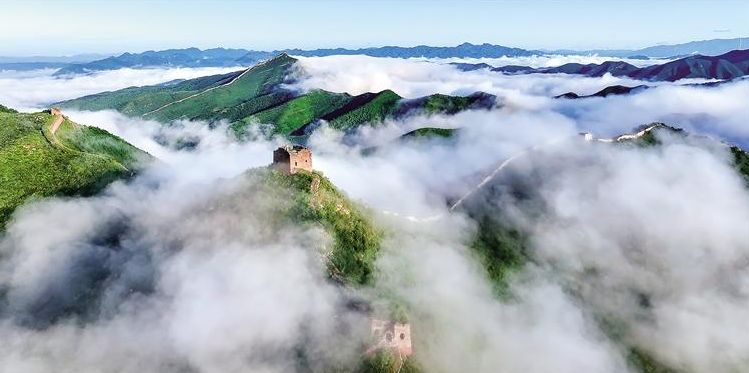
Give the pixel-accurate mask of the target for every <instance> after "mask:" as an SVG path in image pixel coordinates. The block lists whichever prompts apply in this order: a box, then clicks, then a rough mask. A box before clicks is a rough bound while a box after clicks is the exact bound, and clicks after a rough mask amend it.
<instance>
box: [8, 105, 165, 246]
mask: <svg viewBox="0 0 749 373" xmlns="http://www.w3.org/2000/svg"><path fill="white" fill-rule="evenodd" d="M55 125H56V127H57V128H56V130H55V131H52V128H53V126H55ZM150 159H151V157H150V156H149V155H148V154H146V153H145V152H143V151H141V150H139V149H137V148H136V147H134V146H132V145H130V144H128V143H127V142H125V141H124V140H122V139H120V138H119V137H116V136H114V135H112V134H110V133H109V132H107V131H104V130H102V129H99V128H95V127H87V126H82V125H79V124H76V123H73V122H71V121H69V120H68V119H67V118H64V117H62V116H54V115H51V114H49V113H47V112H40V113H33V114H24V113H18V112H16V111H15V110H12V109H8V108H5V107H3V106H0V175H2V176H1V177H0V180H1V181H2V183H0V231H1V230H2V228H3V227H4V226H5V224H6V223H7V221H8V219H9V218H10V216H11V214H12V213H13V211H14V210H15V209H16V208H17V207H18V206H20V205H22V204H24V203H26V202H28V201H29V200H33V199H36V198H42V197H48V196H70V195H91V194H94V193H96V192H98V191H99V190H101V189H102V188H104V187H105V186H106V185H107V184H109V183H110V182H112V181H114V180H117V179H122V178H128V177H131V176H133V175H134V174H135V173H136V172H137V171H138V170H139V169H140V168H141V167H142V166H143V165H145V163H146V162H148V161H149V160H150Z"/></svg>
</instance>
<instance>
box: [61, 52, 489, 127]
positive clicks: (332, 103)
mask: <svg viewBox="0 0 749 373" xmlns="http://www.w3.org/2000/svg"><path fill="white" fill-rule="evenodd" d="M296 61H297V60H296V59H294V58H292V57H290V56H288V55H286V54H281V55H279V56H277V57H275V58H273V59H270V60H267V61H265V62H261V63H259V64H257V65H255V66H254V67H252V68H249V69H246V70H243V71H237V72H234V73H230V74H223V75H215V76H208V77H202V78H197V79H191V80H186V81H182V82H179V83H175V84H161V85H155V86H147V87H130V88H126V89H122V90H119V91H114V92H103V93H99V94H95V95H90V96H85V97H81V98H78V99H74V100H69V101H65V102H61V103H58V105H59V106H62V107H66V108H72V109H78V110H92V111H93V110H104V109H114V110H117V111H119V112H121V113H123V114H125V115H128V116H133V117H142V118H146V119H154V120H157V121H160V122H164V123H168V122H171V121H174V120H179V119H188V120H205V121H209V122H217V121H220V120H226V121H229V122H230V123H231V128H232V130H233V131H234V132H235V133H236V134H237V135H238V136H240V137H241V136H243V135H244V134H246V133H247V132H248V130H249V129H252V128H260V127H259V126H258V125H259V124H260V123H270V124H271V125H272V126H271V128H270V129H268V130H267V131H266V132H267V133H268V134H272V135H286V136H305V135H308V134H310V133H311V132H312V131H314V129H315V128H316V126H315V123H318V122H319V121H320V120H325V121H327V122H328V123H329V125H330V126H331V127H333V128H336V129H340V130H343V131H349V130H353V129H355V128H356V127H357V126H359V125H362V124H364V123H379V122H382V121H384V120H386V119H389V118H400V117H404V116H407V115H412V114H414V113H424V114H454V113H457V112H459V111H462V110H467V109H481V108H490V107H492V106H494V105H495V97H494V96H492V95H489V94H486V93H476V94H473V95H470V96H466V97H457V96H447V95H431V96H427V97H422V98H418V99H412V100H406V99H403V98H402V97H401V96H399V95H398V94H396V93H395V92H393V91H390V90H385V91H382V92H377V93H364V94H361V95H357V96H352V95H349V94H347V93H333V92H328V91H324V90H315V91H311V92H308V93H305V94H299V93H298V92H295V91H291V90H289V89H287V88H285V86H284V83H289V82H290V80H289V73H290V72H291V69H292V67H293V66H294V63H296Z"/></svg>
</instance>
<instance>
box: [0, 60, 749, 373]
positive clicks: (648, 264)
mask: <svg viewBox="0 0 749 373" xmlns="http://www.w3.org/2000/svg"><path fill="white" fill-rule="evenodd" d="M539 63H549V62H548V61H547V62H539ZM301 68H302V69H303V71H302V70H300V71H298V72H297V73H298V82H297V83H296V86H295V88H297V89H300V90H307V89H314V88H322V89H328V90H331V91H336V92H349V93H351V94H357V93H362V92H365V91H379V90H382V89H392V90H394V91H395V92H397V93H399V94H401V95H402V96H405V97H416V96H421V95H426V94H432V93H437V92H439V93H448V94H468V93H472V92H474V91H478V90H481V91H485V92H489V93H492V94H495V95H497V96H498V106H497V108H495V109H493V110H482V111H469V112H464V113H460V114H458V115H455V116H452V117H446V116H434V117H410V118H406V119H404V120H401V121H390V122H387V123H386V124H385V125H383V126H380V127H378V128H375V129H364V130H361V131H360V132H359V133H357V134H356V135H355V136H353V137H352V138H353V139H354V140H353V143H351V142H347V143H346V144H343V143H342V142H341V141H340V139H341V136H342V134H340V133H337V132H336V131H334V130H331V129H330V128H327V127H325V126H323V127H322V128H321V129H320V130H319V131H317V132H316V133H315V134H314V135H313V136H312V138H311V139H310V141H309V146H310V148H311V149H312V151H313V153H314V158H313V162H314V166H315V168H316V169H318V170H320V171H322V172H323V173H324V174H325V175H326V176H327V177H328V178H330V179H331V181H332V182H333V183H334V184H335V185H336V186H337V187H339V188H340V189H342V190H343V191H345V192H346V193H347V194H348V195H349V196H350V197H351V198H353V199H355V200H357V201H360V202H361V203H363V204H366V205H368V206H370V207H371V208H372V210H373V213H374V215H375V217H374V220H375V221H376V222H377V223H378V224H380V225H381V226H383V227H384V228H385V229H386V231H387V232H388V235H387V237H386V238H385V240H384V247H383V251H382V253H381V254H380V257H379V259H378V262H377V268H378V271H379V273H380V276H379V277H378V280H377V281H376V283H375V284H374V285H373V288H372V289H366V290H362V291H363V292H364V293H367V294H369V295H371V294H388V295H389V296H391V297H393V298H396V299H399V300H401V301H403V302H404V303H405V304H406V305H407V307H408V309H409V311H410V315H409V316H410V319H411V323H412V327H413V338H414V341H415V342H414V343H415V351H416V355H415V358H416V359H417V361H418V362H419V363H420V364H421V365H422V366H423V367H424V368H425V370H426V371H428V372H532V373H548V372H550V371H554V372H560V373H564V372H570V373H572V372H581V371H592V372H630V371H632V368H631V366H629V365H628V363H627V361H628V354H629V350H627V349H626V348H625V347H623V346H624V344H626V345H628V346H635V347H637V348H638V349H640V350H642V351H645V352H646V353H648V354H650V355H652V356H653V357H655V358H656V359H658V360H659V361H662V362H664V363H666V364H667V365H669V366H671V367H673V368H675V369H679V370H683V371H684V372H716V373H733V372H742V369H744V367H746V366H747V364H749V338H747V337H746V336H747V335H749V322H747V320H749V191H748V190H747V186H746V185H745V184H744V181H743V180H742V179H741V178H740V177H739V176H738V175H737V174H736V172H735V171H734V170H733V168H732V165H731V161H732V160H731V157H730V154H729V153H728V151H727V149H726V148H725V147H722V146H719V145H717V144H716V145H712V146H703V145H702V144H703V143H702V142H701V141H685V140H683V139H680V138H677V137H670V136H662V138H661V140H662V141H663V145H662V146H661V147H659V148H630V147H622V148H618V147H615V146H612V145H599V146H596V145H595V144H593V143H586V142H583V141H581V140H579V139H578V138H577V134H578V132H580V131H591V132H594V133H595V134H596V135H598V136H606V137H607V136H611V135H614V134H619V133H624V132H629V131H630V130H631V129H632V128H633V127H635V126H638V125H642V124H647V123H650V122H653V121H664V122H667V123H669V124H672V125H674V126H677V127H683V128H685V129H687V130H689V131H694V132H695V133H699V134H705V135H709V136H712V137H714V138H717V139H722V140H736V141H737V142H739V143H741V142H743V143H745V144H746V143H749V141H747V139H749V125H748V124H749V123H747V118H748V116H747V115H746V114H749V102H748V101H747V100H745V98H746V97H749V81H741V82H734V83H728V84H723V85H720V86H718V87H702V86H699V87H693V86H682V85H675V84H660V85H659V87H658V88H656V89H650V90H646V91H644V92H641V93H638V94H635V95H630V96H619V97H607V98H594V99H586V100H557V99H552V98H550V97H551V96H553V95H556V94H560V93H564V92H567V91H574V92H578V93H580V94H586V93H592V92H595V91H597V90H600V89H602V88H604V87H605V86H608V85H612V84H625V85H635V84H640V82H636V81H630V80H627V79H619V78H614V77H611V76H604V77H601V78H582V77H576V76H572V75H544V76H535V75H532V76H531V75H528V76H505V75H502V74H498V73H491V72H486V71H476V72H460V71H458V70H457V69H455V68H453V67H450V66H448V65H444V64H442V63H433V62H427V61H418V60H394V59H377V58H370V57H358V56H354V57H349V56H346V57H325V58H303V59H301ZM220 71H228V70H220ZM200 72H203V73H204V72H205V70H200V69H177V70H158V71H152V70H147V71H143V70H126V71H120V70H118V71H114V72H108V73H103V74H94V75H91V76H86V77H80V78H74V79H72V80H59V81H58V80H56V79H51V78H50V77H49V74H47V75H44V76H42V75H39V76H37V75H33V74H32V75H31V76H30V77H18V76H13V77H11V75H7V74H6V75H0V103H3V104H6V105H7V106H11V107H13V106H14V105H15V106H17V107H18V108H21V109H31V108H41V107H44V105H46V103H47V102H50V101H55V100H60V99H67V98H73V97H76V96H78V95H80V92H84V93H93V92H97V91H101V90H108V89H116V88H118V87H122V86H126V85H136V84H153V83H158V82H160V81H166V80H171V79H177V78H189V77H193V76H197V75H201V74H200ZM215 72H219V70H216V71H215ZM159 79H161V80H159ZM48 84H49V85H50V86H53V87H57V88H55V89H53V90H51V91H47V90H45V88H44V87H46V86H47V85H48ZM26 85H28V87H30V88H28V89H26V88H24V87H25V86H26ZM66 115H69V116H70V117H71V118H72V119H73V120H75V121H77V122H79V123H84V124H87V125H94V126H98V127H101V128H104V129H106V130H108V131H110V132H112V133H114V134H117V135H119V136H121V137H123V138H124V139H126V140H128V141H130V142H131V143H133V144H134V145H136V146H138V147H141V148H142V149H144V150H146V151H148V152H150V153H151V154H152V155H154V156H156V157H158V158H159V159H161V160H162V161H163V163H159V164H157V165H155V166H154V167H153V168H152V169H150V170H148V171H147V172H145V173H144V174H143V175H141V176H139V177H138V178H137V179H136V180H134V181H131V182H129V183H121V182H118V183H115V184H113V185H112V186H111V187H110V188H108V190H107V191H106V192H105V193H104V194H103V195H102V196H99V197H95V198H85V199H84V198H66V199H60V198H51V199H47V200H44V201H40V202H37V203H34V204H31V205H29V206H27V207H24V208H23V209H22V210H21V211H20V212H19V214H18V215H17V217H16V219H15V221H14V222H13V223H11V224H9V226H8V233H7V235H6V237H4V238H3V239H2V241H0V257H1V258H3V259H2V261H1V262H0V291H2V292H5V294H7V304H4V305H3V306H2V308H0V335H1V336H3V337H1V338H2V339H3V340H4V342H7V343H4V344H3V347H2V348H0V371H2V372H6V371H7V372H47V371H51V370H56V371H76V372H138V373H143V372H165V371H167V372H171V371H174V372H183V371H196V372H225V371H247V372H297V371H300V366H299V364H298V361H297V360H296V359H297V358H298V357H299V355H300V354H303V355H304V356H305V357H306V359H307V363H308V365H309V366H311V367H312V368H313V369H323V368H327V367H330V366H333V365H337V366H347V365H350V364H352V362H353V361H355V360H356V359H357V357H358V356H359V354H360V351H358V350H356V348H355V346H356V343H355V342H357V341H361V340H362V338H364V336H362V335H359V334H357V333H345V332H341V331H340V325H341V324H348V325H355V324H358V323H361V322H363V320H361V316H360V315H357V314H356V313H352V312H351V311H350V310H348V309H347V308H346V307H344V306H343V303H344V300H345V299H346V297H347V296H348V294H349V292H350V290H349V289H342V288H340V287H338V286H336V285H334V284H332V283H331V282H330V281H327V280H326V274H325V271H324V268H323V266H322V265H321V264H320V262H319V260H318V258H316V257H315V253H314V250H313V249H312V247H313V246H315V245H317V244H319V243H320V242H326V240H329V239H330V238H329V237H327V235H326V234H325V233H324V232H322V231H320V230H319V229H312V228H299V227H294V226H289V227H285V228H284V229H283V230H282V231H281V233H280V234H279V235H278V236H271V237H269V236H268V234H267V232H268V230H267V224H268V222H267V221H266V219H265V218H266V216H265V213H266V210H265V208H264V206H267V203H274V201H268V200H265V199H264V196H253V197H252V198H250V199H249V200H247V201H245V203H239V204H237V205H236V206H231V205H230V206H223V207H221V208H220V209H219V210H217V211H209V212H206V211H203V210H201V209H200V206H203V205H204V204H205V203H206V201H209V200H211V199H215V198H224V197H226V198H230V197H231V196H234V195H235V193H236V190H237V189H238V188H240V189H241V188H242V187H243V184H242V183H241V182H239V183H238V182H236V180H234V179H233V178H234V177H235V176H237V175H238V174H240V173H241V172H243V171H244V170H246V169H247V168H251V167H258V166H263V165H266V164H268V163H270V160H271V152H272V150H273V149H274V148H275V147H276V146H278V145H279V144H282V143H283V139H272V140H265V139H257V140H254V141H249V142H244V143H239V142H236V141H235V140H233V139H232V138H231V137H229V136H228V135H227V133H226V125H225V124H223V125H220V126H218V127H217V128H215V129H213V130H209V129H208V127H207V125H206V124H205V123H199V122H180V123H177V124H175V125H174V126H172V127H170V128H167V129H162V127H161V126H160V125H159V124H158V123H155V122H151V121H143V120H140V119H134V118H126V117H124V116H122V115H120V114H118V113H116V112H112V111H102V112H94V113H91V112H74V111H69V112H66ZM424 126H432V127H446V128H458V127H460V128H464V131H461V132H460V133H459V135H458V137H457V138H456V139H454V140H453V141H445V140H432V141H427V142H411V143H409V142H394V141H392V140H393V139H394V138H396V137H397V136H399V135H400V134H402V133H405V132H407V131H409V130H411V129H415V128H418V127H424ZM156 133H159V134H160V135H161V136H163V137H165V138H167V139H168V138H172V137H178V136H184V135H185V134H189V135H190V136H194V137H196V138H199V139H200V140H201V141H200V143H199V145H198V146H197V148H196V149H192V150H179V151H178V150H173V149H169V148H166V147H164V146H162V145H160V144H159V143H157V142H156V141H154V140H153V136H154V134H156ZM374 145H377V146H379V150H378V151H377V152H374V153H373V154H370V155H369V156H362V155H361V150H362V149H363V148H367V147H370V146H374ZM529 147H536V149H538V154H537V156H533V157H530V156H529V158H528V159H527V161H524V162H519V163H518V164H517V166H516V167H515V168H514V170H513V172H516V173H518V174H521V175H522V174H531V171H533V172H534V173H537V174H536V175H535V176H536V177H538V178H539V179H540V180H544V182H543V183H539V184H538V185H537V186H535V187H536V188H537V192H538V193H537V196H536V197H535V198H537V199H538V202H539V203H540V204H541V205H543V206H544V210H543V214H542V215H541V216H540V217H539V216H530V215H527V214H525V213H524V212H523V211H522V210H521V209H518V208H516V207H517V206H515V205H514V201H513V200H512V199H506V198H495V197H491V196H489V197H487V199H486V200H485V201H484V202H483V205H484V207H485V208H486V211H488V212H490V213H491V212H492V211H495V212H497V213H498V212H499V211H503V212H509V213H507V214H506V215H507V216H508V218H509V219H511V220H512V222H513V224H515V225H517V226H519V227H522V228H523V230H524V231H526V232H528V234H529V242H530V245H531V248H532V250H531V252H530V253H529V255H530V256H531V259H532V260H531V263H530V264H528V265H526V266H525V267H524V268H523V269H521V270H520V271H519V272H518V273H517V274H515V275H514V276H513V279H512V280H511V289H512V291H513V293H514V296H513V297H512V298H511V299H504V300H501V299H498V298H497V297H496V296H495V294H494V292H493V291H492V288H491V284H490V283H489V281H488V279H487V278H486V275H485V271H484V270H483V269H482V268H481V266H480V264H479V261H478V260H477V259H476V257H475V256H474V254H472V251H471V250H470V248H469V245H470V242H471V240H472V237H473V235H474V234H475V232H476V229H477V226H476V224H475V222H473V221H472V220H471V219H470V218H468V217H467V216H465V215H464V214H462V213H460V212H454V213H449V212H448V211H447V205H446V202H445V200H446V199H447V198H455V197H456V196H460V195H462V194H464V193H465V192H467V191H468V190H469V189H470V188H472V187H473V186H474V185H475V184H476V183H477V182H478V181H480V180H481V178H482V177H483V176H484V175H486V174H487V173H488V172H491V171H492V170H493V169H495V168H496V166H497V165H499V164H500V163H501V162H502V161H504V160H505V159H507V158H508V157H511V156H513V155H515V154H518V153H519V152H522V151H524V150H526V149H528V148H529ZM534 154H535V153H534ZM382 211H391V212H396V213H398V214H399V215H393V214H384V213H382ZM407 215H410V216H415V217H428V216H440V217H441V218H439V219H436V220H430V221H427V222H424V221H416V222H414V221H410V220H407V219H404V218H403V217H402V216H407ZM122 221H126V222H127V223H126V226H127V228H126V229H124V228H122V227H121V224H122ZM108 232H119V233H120V235H119V236H117V238H116V240H117V242H118V244H117V245H118V247H119V248H120V250H119V251H117V252H111V251H110V250H105V249H103V247H104V246H105V245H104V244H103V243H104V242H106V243H107V244H111V242H110V241H111V239H112V237H111V234H110V233H108ZM173 245H178V247H179V249H180V250H178V251H176V252H173V251H172V250H171V249H173ZM97 266H103V267H106V268H107V270H111V271H113V272H114V273H117V274H118V276H116V277H113V278H111V279H110V280H107V281H106V282H105V283H104V285H102V286H103V288H102V289H98V291H100V293H101V295H100V297H99V298H100V299H101V301H100V304H96V305H94V306H93V307H94V309H95V310H96V312H93V314H92V315H89V317H88V318H87V319H83V320H67V319H63V320H61V321H58V322H55V323H54V324H52V325H47V326H45V327H42V328H39V327H30V326H28V325H27V324H25V323H24V322H23V321H24V320H26V319H27V318H29V317H32V316H33V315H34V314H33V313H30V310H36V311H37V312H42V311H44V310H46V309H47V308H49V307H52V308H54V307H56V306H57V303H54V302H52V304H50V303H44V302H42V303H39V302H40V300H43V299H53V300H55V301H57V302H59V304H60V306H67V305H69V304H70V303H73V304H74V303H75V302H76V301H77V299H78V298H76V294H78V293H76V292H81V291H84V290H81V289H80V288H79V287H80V286H81V285H80V284H81V283H83V284H85V283H86V282H85V281H84V280H83V279H85V278H86V276H95V275H96V271H95V269H96V267H97ZM76 286H78V287H76ZM142 286H150V292H140V291H139V289H140V288H139V287H142ZM642 294H647V296H648V297H647V303H648V306H647V307H645V306H643V302H645V301H644V300H643V297H642ZM45 297H46V298H45ZM602 316H605V317H606V318H609V319H610V320H614V321H615V322H616V323H617V325H621V326H622V330H624V332H623V333H624V335H623V336H622V337H621V338H619V339H615V338H613V337H612V336H611V335H610V333H609V331H607V330H604V328H603V327H602V326H601V325H602V323H601V317H602Z"/></svg>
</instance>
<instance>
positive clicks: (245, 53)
mask: <svg viewBox="0 0 749 373" xmlns="http://www.w3.org/2000/svg"><path fill="white" fill-rule="evenodd" d="M281 53H287V54H291V55H297V56H307V57H312V56H315V57H319V56H332V55H367V56H373V57H396V58H411V57H427V58H449V57H459V58H480V57H502V56H513V57H516V56H531V55H534V54H536V55H537V54H542V53H543V52H540V51H530V50H525V49H520V48H510V47H504V46H501V45H492V44H481V45H474V44H470V43H463V44H461V45H458V46H455V47H430V46H426V45H420V46H416V47H395V46H388V47H380V48H362V49H344V48H335V49H315V50H302V49H287V50H276V51H269V52H267V51H254V50H245V49H224V48H214V49H206V50H200V49H198V48H187V49H168V50H164V51H147V52H143V53H123V54H121V55H119V56H113V57H108V58H104V59H101V60H96V61H91V62H88V63H81V64H71V65H69V66H66V67H63V68H61V69H60V70H59V71H57V72H56V73H55V76H67V75H75V74H85V73H90V72H95V71H104V70H116V69H121V68H126V67H129V68H142V67H155V66H160V67H165V66H166V67H208V66H213V67H220V66H247V65H254V64H255V63H257V62H259V61H262V60H266V59H269V58H273V56H276V55H278V54H281Z"/></svg>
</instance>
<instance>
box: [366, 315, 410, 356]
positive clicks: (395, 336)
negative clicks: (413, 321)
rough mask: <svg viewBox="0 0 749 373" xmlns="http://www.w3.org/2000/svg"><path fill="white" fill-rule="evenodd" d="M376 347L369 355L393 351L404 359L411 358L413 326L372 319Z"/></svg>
mask: <svg viewBox="0 0 749 373" xmlns="http://www.w3.org/2000/svg"><path fill="white" fill-rule="evenodd" d="M370 329H371V331H372V336H373V337H374V339H375V345H373V346H372V347H370V349H369V351H368V353H369V354H372V353H374V352H376V351H377V350H380V349H392V350H395V351H397V352H398V353H399V354H400V355H401V356H402V357H407V356H411V354H412V353H413V349H412V347H411V325H410V324H401V323H398V322H395V321H392V320H382V319H376V318H375V319H372V320H371V322H370Z"/></svg>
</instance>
